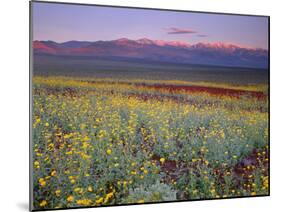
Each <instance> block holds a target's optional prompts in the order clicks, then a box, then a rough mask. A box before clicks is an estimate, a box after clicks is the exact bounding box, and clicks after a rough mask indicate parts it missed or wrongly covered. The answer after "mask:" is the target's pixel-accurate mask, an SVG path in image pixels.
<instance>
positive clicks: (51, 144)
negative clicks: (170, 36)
mask: <svg viewBox="0 0 281 212" xmlns="http://www.w3.org/2000/svg"><path fill="white" fill-rule="evenodd" d="M71 63H74V62H73V61H72V62H71ZM46 64H47V63H46ZM43 67H44V66H43ZM88 67H90V66H88ZM160 67H161V68H162V67H163V66H160ZM64 68H65V70H66V69H67V68H68V65H66V66H65V67H64ZM43 69H44V68H43ZM43 69H42V70H43ZM82 69H83V68H82ZM159 69H160V68H159ZM54 70H55V69H54ZM156 70H158V69H156ZM89 71H90V68H89ZM177 71H179V70H174V72H173V73H172V74H171V75H169V76H170V78H169V79H163V78H162V79H157V77H156V76H157V75H158V77H162V76H159V73H158V72H157V71H155V72H152V75H149V76H148V77H150V76H152V78H151V79H144V78H145V77H136V76H142V72H136V73H135V75H130V74H128V75H129V77H128V78H126V79H124V76H123V78H121V75H122V73H120V72H118V74H120V78H119V79H118V77H116V76H117V75H118V74H117V73H116V74H117V75H114V73H113V71H112V72H111V73H113V75H114V78H111V77H110V75H107V77H106V78H97V76H98V75H99V74H97V72H96V71H93V70H92V69H91V71H90V72H91V74H92V75H91V77H90V78H89V76H87V75H85V76H83V75H82V76H80V77H77V76H76V74H73V73H74V72H75V73H77V72H76V70H75V71H74V72H73V73H72V71H69V72H68V73H70V74H69V75H73V76H75V77H54V76H52V77H46V74H44V75H45V76H44V77H42V76H41V77H40V76H35V77H34V79H33V126H32V127H33V135H32V136H33V154H34V155H33V164H34V173H33V176H34V177H33V179H34V182H33V184H34V190H33V194H34V207H35V208H36V209H40V208H45V209H46V208H65V207H81V206H100V205H112V204H124V203H126V204H128V203H144V202H161V201H173V200H193V199H202V198H207V199H209V198H225V197H238V196H251V195H252V196H256V195H266V194H268V145H269V144H268V102H267V100H268V96H267V92H266V91H267V86H266V83H265V82H266V79H265V78H264V77H262V76H264V75H261V76H259V75H258V74H257V75H255V78H247V79H245V81H247V80H248V81H249V82H247V83H243V82H239V81H235V79H234V78H231V77H230V75H228V74H226V75H227V76H225V75H224V74H220V75H219V76H217V81H216V83H214V82H213V81H212V79H213V78H212V77H211V78H209V75H201V77H202V78H204V77H207V78H209V79H211V80H209V81H208V82H206V81H207V80H202V81H200V82H198V81H197V80H196V76H197V75H196V74H197V73H195V72H188V73H191V74H190V75H189V74H186V73H185V74H182V73H181V74H179V75H178V76H181V77H179V78H177V73H179V72H177ZM224 72H225V71H224ZM39 73H40V71H38V70H37V71H36V73H35V74H39ZM83 73H84V72H83ZM86 73H87V72H86ZM100 73H101V72H100ZM153 73H154V74H153ZM157 73H158V74H157ZM192 73H194V74H193V75H192ZM202 73H203V72H201V74H202ZM206 73H207V72H206ZM221 73H222V72H221ZM228 73H229V74H230V73H231V72H228ZM243 73H245V74H248V75H249V76H254V74H252V73H250V72H247V71H244V72H243ZM262 73H263V72H262ZM265 73H266V72H265ZM212 74H213V73H212ZM212 74H211V75H212ZM64 75H65V74H64ZM231 75H233V72H232V73H231ZM154 76H155V77H154ZM184 76H185V77H186V78H185V77H184ZM193 76H195V77H193ZM198 76H199V75H198ZM212 76H213V77H215V75H212ZM192 77H193V78H192ZM241 79H242V78H241ZM220 80H221V81H220ZM230 81H232V82H230ZM250 81H251V82H250ZM218 82H221V83H218ZM160 85H161V86H160ZM212 88H216V89H212Z"/></svg>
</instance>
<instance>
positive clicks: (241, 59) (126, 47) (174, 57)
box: [33, 38, 268, 69]
mask: <svg viewBox="0 0 281 212" xmlns="http://www.w3.org/2000/svg"><path fill="white" fill-rule="evenodd" d="M33 50H34V53H35V54H49V55H59V56H62V55H64V56H68V55H69V56H98V57H100V56H101V57H108V58H110V57H121V58H131V59H145V60H151V61H158V62H172V63H180V64H201V65H215V66H231V67H249V68H261V69H267V67H268V51H267V50H264V49H255V48H247V47H242V46H238V45H234V44H226V43H197V44H193V45H191V44H188V43H185V42H180V41H163V40H150V39H147V38H142V39H138V40H130V39H127V38H121V39H117V40H112V41H95V42H89V41H68V42H64V43H56V42H54V41H34V42H33Z"/></svg>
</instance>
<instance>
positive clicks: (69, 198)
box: [66, 195, 74, 202]
mask: <svg viewBox="0 0 281 212" xmlns="http://www.w3.org/2000/svg"><path fill="white" fill-rule="evenodd" d="M66 200H67V202H72V201H73V200H74V197H73V196H72V195H70V196H68V197H67V199H66Z"/></svg>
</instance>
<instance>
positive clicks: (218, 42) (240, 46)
mask: <svg viewBox="0 0 281 212" xmlns="http://www.w3.org/2000/svg"><path fill="white" fill-rule="evenodd" d="M122 39H127V40H131V41H138V40H142V39H147V40H151V41H165V42H179V43H184V44H187V45H191V46H192V45H196V44H200V43H203V44H226V45H234V46H236V47H239V48H244V49H255V50H257V49H261V50H266V51H268V48H262V47H253V46H248V45H242V44H237V43H232V42H223V41H216V42H197V43H188V42H186V41H178V40H162V39H150V38H147V37H142V38H138V39H130V38H126V37H120V38H117V39H113V40H92V41H90V40H66V41H55V40H39V39H35V40H33V41H32V42H35V41H39V42H46V41H51V42H55V43H58V44H62V43H67V42H71V41H76V42H91V43H94V42H98V41H105V42H106V41H117V40H122Z"/></svg>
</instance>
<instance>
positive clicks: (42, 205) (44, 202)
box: [39, 200, 47, 207]
mask: <svg viewBox="0 0 281 212" xmlns="http://www.w3.org/2000/svg"><path fill="white" fill-rule="evenodd" d="M39 205H40V207H44V206H46V205H47V201H46V200H42V201H41V202H40V204H39Z"/></svg>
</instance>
